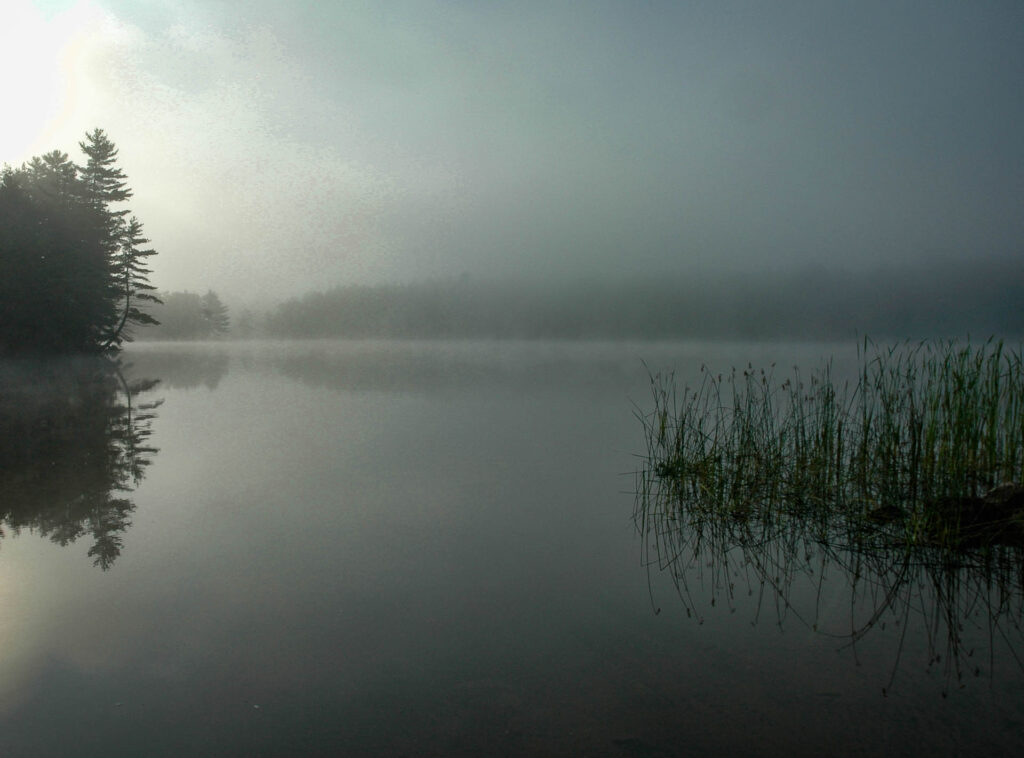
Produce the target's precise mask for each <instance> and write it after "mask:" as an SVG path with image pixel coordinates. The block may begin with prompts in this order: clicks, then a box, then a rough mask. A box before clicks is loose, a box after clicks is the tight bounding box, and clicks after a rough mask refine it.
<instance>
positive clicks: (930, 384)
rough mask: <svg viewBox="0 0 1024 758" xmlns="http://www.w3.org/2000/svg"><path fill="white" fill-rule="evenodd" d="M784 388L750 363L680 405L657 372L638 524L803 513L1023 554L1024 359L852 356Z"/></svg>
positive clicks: (922, 347) (864, 350) (859, 531)
mask: <svg viewBox="0 0 1024 758" xmlns="http://www.w3.org/2000/svg"><path fill="white" fill-rule="evenodd" d="M858 357H859V359H860V360H859V365H860V368H859V374H858V376H857V380H856V382H855V384H853V385H852V386H851V384H850V383H844V384H843V385H841V386H837V385H836V383H834V382H833V379H832V369H831V364H826V365H825V366H824V368H822V369H821V370H819V371H817V372H815V373H814V374H813V375H811V376H810V377H809V378H808V379H807V380H806V381H805V380H804V379H803V378H802V377H801V376H800V373H799V371H798V370H797V371H796V373H795V374H794V375H793V376H792V377H791V378H789V379H786V380H785V381H784V382H783V383H782V384H781V385H780V384H778V383H777V382H776V380H775V377H774V376H773V374H772V372H770V371H769V372H765V371H764V370H760V371H756V370H754V369H753V367H750V366H748V368H747V369H746V370H744V371H742V372H741V373H737V372H736V371H735V370H734V371H733V372H731V373H730V374H728V375H727V376H725V377H723V376H722V375H718V376H713V375H711V374H710V373H709V372H708V371H706V370H704V369H702V373H703V381H702V382H701V384H700V385H699V386H698V387H696V388H695V389H691V388H686V389H684V390H683V392H682V395H681V396H680V395H679V394H678V393H677V389H676V387H675V385H674V383H673V378H672V377H671V376H669V377H653V378H652V388H653V391H654V402H655V407H654V410H653V412H652V413H650V414H649V415H644V416H641V420H642V421H643V423H644V426H645V430H646V437H647V446H648V461H647V466H646V467H645V468H644V469H643V470H642V471H641V472H640V475H639V481H638V484H639V492H638V494H639V497H638V503H639V505H638V509H641V508H642V509H643V511H644V512H643V514H642V518H644V519H650V518H652V517H656V514H655V513H654V511H658V512H660V514H661V516H667V515H669V514H674V516H685V515H687V514H689V515H690V516H695V515H696V516H704V517H706V516H712V515H714V516H725V515H728V516H730V517H732V518H736V519H740V520H744V521H749V520H750V519H760V520H762V521H766V522H770V521H772V520H777V519H779V518H799V519H801V520H810V522H812V523H818V524H820V525H821V526H822V528H825V527H826V526H827V528H828V529H829V530H834V529H835V527H836V524H837V523H839V522H843V523H845V525H846V526H847V527H848V528H850V529H852V530H853V533H854V534H855V535H868V534H871V535H876V536H877V535H879V534H884V535H886V537H887V538H888V539H893V538H896V539H900V540H904V541H906V542H907V543H908V544H917V545H942V546H946V547H963V546H976V545H978V544H990V543H999V544H1024V488H1022V487H1021V486H1020V482H1021V481H1022V479H1024V476H1022V474H1024V471H1022V469H1024V363H1022V357H1021V353H1020V352H1019V351H1016V352H1014V351H1011V350H1006V349H1004V346H1003V344H1002V342H999V341H994V340H989V341H988V342H985V343H984V344H982V345H980V346H972V345H970V344H969V343H968V344H962V343H959V342H955V341H953V342H943V343H932V342H923V343H919V344H914V345H910V344H905V345H900V346H896V347H891V348H879V347H877V346H875V345H873V344H872V343H870V342H868V341H867V340H865V342H864V344H863V346H862V347H859V348H858Z"/></svg>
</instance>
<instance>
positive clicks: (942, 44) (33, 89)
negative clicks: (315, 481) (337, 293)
mask: <svg viewBox="0 0 1024 758" xmlns="http://www.w3.org/2000/svg"><path fill="white" fill-rule="evenodd" d="M0 66H2V70H3V71H4V72H5V96H6V97H5V101H6V104H7V107H6V108H5V114H4V116H3V118H2V119H0V161H6V162H8V163H11V164H14V165H17V164H19V163H20V162H21V161H23V160H25V159H27V158H28V157H30V156H31V155H34V154H39V153H42V152H45V151H47V150H51V149H54V148H59V149H61V150H65V151H67V152H69V153H71V154H72V156H73V157H75V158H76V159H77V158H78V157H79V153H78V149H77V142H78V141H79V140H80V139H81V137H82V134H83V133H84V132H85V131H86V130H88V129H91V128H93V127H95V126H100V127H102V128H104V129H105V130H106V131H107V132H108V133H109V134H110V135H111V137H112V138H113V139H114V141H115V142H116V143H117V144H118V146H119V147H120V150H121V162H122V166H123V168H124V169H125V170H126V172H127V173H128V175H129V179H130V183H131V185H132V187H133V188H134V190H135V198H134V199H133V201H132V204H131V205H132V209H133V211H134V212H136V213H137V215H138V216H139V217H140V218H141V219H142V221H143V222H144V223H145V225H146V231H147V233H148V235H149V237H150V238H151V239H152V241H153V244H154V246H155V247H156V249H157V250H158V251H159V252H160V255H159V256H158V259H157V262H156V264H155V272H154V275H153V277H152V278H153V281H154V282H155V283H156V284H157V285H158V286H160V287H162V288H165V289H184V288H189V289H193V290H205V289H206V288H207V287H213V288H214V289H217V290H218V291H221V292H224V293H227V294H229V295H232V294H234V295H240V296H243V297H254V296H257V295H261V294H262V295H266V296H274V297H284V296H289V295H293V294H298V293H300V292H302V291H305V290H308V289H312V288H323V287H327V286H331V285H334V284H345V283H348V282H377V281H396V280H397V281H410V280H417V279H423V278H435V277H449V276H459V275H460V274H462V273H463V272H466V273H469V274H471V275H473V276H477V277H481V278H483V277H492V276H495V277H498V276H513V277H517V278H538V279H544V278H556V279H557V278H569V277H572V278H578V277H587V278H593V279H602V278H618V277H629V276H650V277H664V276H681V277H685V276H687V275H689V274H691V273H693V272H696V271H704V270H708V269H725V270H748V271H749V270H751V269H759V268H760V269H763V268H784V267H792V266H804V265H811V264H813V265H817V266H823V267H826V268H835V267H845V268H851V267H858V266H874V265H877V264H879V263H882V262H886V261H891V260H902V261H916V260H920V261H922V265H925V262H926V261H927V260H929V258H930V257H933V256H942V257H945V258H958V257H972V256H988V255H992V256H1008V255H1019V254H1020V253H1021V252H1024V251H1022V250H1021V246H1022V240H1024V142H1022V140H1021V139H1020V135H1021V134H1022V133H1024V88H1022V87H1021V82H1024V5H1021V4H1019V3H1013V2H1006V3H998V2H979V3H965V4H936V3H904V2H878V3H875V2H860V3H822V2H806V3H802V2H780V3H760V2H750V3H734V2H721V3H697V2H693V3H683V2H664V3H661V2H647V3H636V2H597V1H594V2H515V3H489V2H482V3H478V2H455V1H449V2H425V1H422V2H401V1H396V2H387V3H382V2H376V1H375V2H348V1H342V2H332V3H324V2H287V1H286V0H280V1H271V0H258V1H256V2H250V3H245V4H244V5H241V4H237V3H227V2H195V1H192V0H184V1H181V2H169V1H167V0H131V2H129V1H128V0H120V1H118V0H84V1H82V2H76V1H75V0H64V1H62V2H41V1H37V2H32V1H31V0H8V1H7V3H6V5H5V23H4V24H3V26H2V28H0Z"/></svg>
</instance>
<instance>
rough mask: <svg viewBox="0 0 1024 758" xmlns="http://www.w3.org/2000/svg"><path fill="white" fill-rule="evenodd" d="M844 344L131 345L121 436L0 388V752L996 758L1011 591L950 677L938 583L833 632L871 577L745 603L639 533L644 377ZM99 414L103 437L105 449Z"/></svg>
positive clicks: (848, 351) (744, 588)
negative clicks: (2, 410) (1, 508)
mask: <svg viewBox="0 0 1024 758" xmlns="http://www.w3.org/2000/svg"><path fill="white" fill-rule="evenodd" d="M833 354H834V355H835V356H836V367H837V368H836V371H837V373H840V374H841V373H842V372H843V371H846V370H847V369H848V368H849V367H850V366H852V365H853V362H854V360H855V358H856V355H855V351H854V349H853V345H842V346H834V345H818V344H769V345H765V344H749V345H745V344H730V345H713V344H700V343H685V344H675V343H549V342H523V343H515V342H461V343H432V342H409V343H401V342H399V343H377V342H351V343H291V344H286V343H278V344H274V343H270V344H257V343H253V344H246V343H239V344H207V345H167V344H160V345H155V344H151V345H145V344H141V345H134V346H132V347H131V349H130V351H129V353H128V354H127V359H128V360H129V361H130V362H131V363H132V364H133V365H132V366H131V367H130V368H129V369H128V370H127V372H126V374H127V380H128V381H137V380H139V379H144V378H150V379H159V380H160V383H159V384H157V385H156V386H155V387H152V388H149V389H145V390H144V391H139V392H137V393H135V395H134V396H133V397H132V406H131V414H134V416H133V418H132V419H131V422H130V424H129V425H128V426H126V425H125V424H126V423H127V422H124V421H123V418H122V417H124V416H125V415H126V414H127V413H128V411H127V410H126V403H125V397H124V392H123V389H122V390H120V391H118V390H117V388H116V387H113V389H110V390H109V392H108V393H107V395H105V396H104V397H107V398H108V399H107V400H103V401H102V402H103V403H107V405H109V406H110V407H111V408H113V409H114V410H113V411H109V412H108V413H107V415H106V416H104V415H103V413H102V412H98V415H97V414H96V413H91V412H87V411H85V410H82V408H86V409H88V406H89V403H90V402H93V401H91V400H88V399H86V400H83V399H82V398H81V397H79V396H78V395H76V394H75V393H74V391H72V390H69V389H68V388H66V387H65V388H62V389H60V390H59V393H64V394H63V395H61V396H60V397H59V398H58V399H57V400H56V401H54V402H56V406H46V405H45V403H44V402H42V401H40V404H39V405H38V407H43V408H45V407H51V408H52V407H57V408H64V407H67V408H74V409H76V410H74V413H75V414H78V415H77V416H75V418H76V419H78V420H77V421H74V422H73V423H72V422H64V421H60V420H59V419H58V420H55V419H54V418H53V416H54V414H53V413H52V412H43V411H35V410H32V408H36V407H37V406H33V405H32V403H33V402H35V401H28V400H26V401H22V400H18V402H17V403H15V405H17V406H18V408H23V407H28V408H29V410H27V411H25V413H28V414H29V416H30V417H29V418H20V417H17V414H15V413H14V412H13V411H10V410H8V415H7V417H6V418H7V421H6V423H7V424H8V428H7V429H5V430H2V433H3V434H4V435H5V437H6V441H5V445H4V447H3V448H2V449H3V450H4V451H5V454H6V455H7V456H8V458H9V461H8V466H7V474H6V478H5V479H4V480H3V481H4V482H7V485H6V486H7V487H8V488H9V489H10V491H9V492H7V493H3V495H4V497H5V498H7V499H8V500H9V502H15V501H16V502H15V504H14V505H13V506H12V505H10V504H8V505H6V506H5V513H10V512H12V510H13V512H14V515H13V516H11V517H10V519H9V521H10V520H13V521H15V522H17V523H20V524H21V525H22V526H21V529H20V532H19V533H16V531H18V530H14V529H11V528H10V526H8V527H6V528H5V532H6V533H5V535H4V537H3V538H2V540H0V601H2V611H0V755H2V756H6V757H10V756H32V757H33V758H35V757H37V756H67V755H75V756H101V755H102V756H142V755H145V756H186V755H188V756H200V755H202V756H281V755H396V756H397V755H409V756H419V755H608V756H668V755H695V756H702V755H729V754H732V755H739V754H745V755H754V754H760V755H808V756H810V755H814V756H819V755H836V754H841V755H872V756H874V755H879V754H887V755H901V754H932V755H954V754H956V755H998V754H1013V753H1016V752H1017V751H1018V750H1019V749H1020V747H1021V745H1022V734H1024V687H1022V686H1024V674H1022V667H1021V664H1020V660H1021V658H1024V649H1022V647H1021V646H1020V645H1019V644H1018V643H1019V642H1020V639H1021V627H1020V617H1019V615H1015V613H1014V612H1013V611H1014V607H1016V608H1017V610H1018V613H1019V597H1017V598H1014V597H1013V596H1012V593H1011V597H1010V598H1009V599H1008V600H1006V605H1007V606H1008V607H1009V610H1010V612H1009V614H1004V615H999V614H998V613H992V612H990V610H991V607H992V604H993V602H994V601H992V597H991V594H989V595H986V596H985V598H984V600H983V602H979V601H978V599H977V597H976V596H977V595H978V594H979V593H974V594H973V595H972V594H970V593H968V594H967V595H965V596H964V597H963V598H962V603H964V604H966V605H965V606H964V608H963V609H962V610H963V614H962V618H961V617H958V618H957V619H954V623H956V624H961V623H963V625H964V627H965V628H964V630H963V632H962V636H961V637H960V638H958V639H960V642H961V643H962V644H961V646H960V648H958V650H957V651H954V652H956V654H957V659H956V661H955V663H956V666H957V667H958V668H961V669H962V670H963V672H966V673H965V675H964V676H963V678H962V680H961V679H957V678H956V676H955V675H952V674H951V673H950V665H949V658H948V654H947V652H946V650H947V647H948V645H946V641H945V637H943V634H944V632H943V627H942V619H936V618H935V616H936V614H935V612H934V609H933V608H930V607H928V606H927V603H928V598H929V597H932V596H933V595H934V594H935V593H934V592H931V593H930V592H929V588H928V587H927V586H924V584H922V582H924V583H926V582H927V578H923V579H922V578H918V579H916V580H915V581H916V582H917V585H911V586H909V588H905V589H904V590H900V591H901V592H905V594H906V597H907V603H906V604H905V605H906V608H905V610H904V606H903V605H899V604H895V605H894V606H893V607H894V608H895V610H894V611H893V612H892V614H889V615H893V616H895V617H894V618H892V619H891V621H890V623H888V624H887V623H885V622H886V618H887V616H886V615H883V616H881V617H880V618H879V619H878V623H877V624H874V625H873V626H872V628H870V629H869V630H868V631H867V632H866V633H864V634H862V635H858V636H857V637H856V640H855V644H851V642H852V641H854V640H851V636H850V635H851V633H852V632H853V631H854V630H856V629H860V628H861V626H863V623H862V622H863V618H862V617H861V616H859V615H858V614H862V613H863V612H864V610H863V607H862V606H863V595H864V594H865V591H864V587H863V585H862V587H861V589H860V590H859V591H860V592H861V600H860V601H858V600H857V592H858V590H851V588H850V586H849V583H848V582H846V581H844V578H843V576H842V572H841V571H839V570H838V569H837V568H835V567H832V568H829V567H825V568H824V569H823V571H822V572H821V573H822V574H824V577H821V576H817V575H813V574H808V575H799V576H796V577H793V578H791V579H790V580H784V581H782V582H781V585H784V589H785V592H782V591H781V590H780V589H779V587H777V586H769V588H768V589H769V591H768V592H765V591H764V585H763V584H762V583H761V579H762V578H763V576H760V578H759V575H758V574H757V573H756V572H753V573H752V572H751V571H750V570H748V569H747V568H746V567H745V566H749V563H748V564H744V563H743V561H742V560H741V561H738V562H736V563H734V564H731V565H725V566H723V564H722V563H721V562H716V561H715V560H714V559H713V557H708V560H706V561H704V560H703V559H701V560H697V561H692V560H691V561H690V562H689V564H688V565H684V564H678V563H675V564H674V563H672V562H671V561H669V559H668V556H660V557H659V556H656V555H652V554H651V552H650V549H649V545H647V548H645V545H646V544H647V543H645V542H644V540H643V539H642V538H641V536H640V535H639V534H638V532H637V529H636V527H635V526H634V522H633V508H634V496H633V494H632V493H633V490H634V477H633V474H632V472H633V471H635V470H636V469H637V468H638V466H639V461H638V459H637V457H636V456H638V455H640V454H642V453H644V450H645V448H644V441H643V433H642V428H641V425H640V423H639V422H638V420H637V419H636V418H635V416H634V413H635V411H636V410H637V407H639V408H641V409H646V408H649V406H650V404H651V403H650V382H649V378H648V374H647V370H648V369H650V370H652V371H658V370H663V369H674V370H675V371H676V373H677V377H678V378H679V381H680V383H681V384H685V383H686V382H693V381H699V379H700V367H701V365H702V364H707V365H708V366H709V367H710V368H711V370H713V371H726V370H728V369H729V368H730V367H732V366H745V365H746V364H747V363H748V362H749V363H751V364H752V365H753V366H755V367H767V366H769V365H770V364H771V363H773V362H774V363H777V367H776V369H775V370H776V373H777V374H778V375H779V376H780V377H784V376H786V375H788V373H789V371H790V367H791V366H793V365H799V366H801V367H802V369H805V370H810V369H813V368H816V367H818V366H819V365H820V364H821V362H822V360H823V359H824V358H826V357H828V356H830V355H833ZM11 381H13V380H9V381H8V383H7V385H5V386H6V387H7V391H8V392H11V391H12V390H11V387H12V386H14V385H12V384H11ZM36 390H38V391H39V392H43V391H44V389H41V388H39V387H36V386H33V387H32V391H36ZM28 391H29V390H26V392H28ZM118 392H119V394H118ZM59 393H58V394H59ZM114 395H117V398H118V399H116V400H115V401H111V400H109V398H110V397H113V396H114ZM69 398H70V399H69ZM96 402H101V401H96ZM62 404H63V405H62ZM101 411H102V409H101ZM70 412H71V411H68V413H70ZM32 413H41V414H42V416H43V417H41V418H34V417H31V414H32ZM47 413H49V416H47ZM58 415H59V414H58ZM114 417H116V418H115V419H114V420H113V421H112V420H111V418H114ZM83 419H84V420H83ZM88 419H106V420H105V421H102V422H100V421H95V422H94V421H89V420H88ZM117 419H122V420H121V421H118V420H117ZM96 423H103V424H107V425H108V427H110V428H113V429H116V430H120V431H116V432H115V433H114V436H113V441H112V442H110V443H109V444H106V445H105V444H104V443H101V442H97V441H96V440H95V439H93V438H92V437H91V436H90V435H92V434H93V432H86V431H80V430H84V429H94V428H95V424H96ZM60 424H69V426H68V427H67V429H66V430H65V431H63V432H62V431H60V429H61V428H63V427H60ZM75 424H78V426H76V425H75ZM118 424H120V426H118ZM131 425H134V426H132V427H131V429H129V428H128V427H129V426H131ZM55 426H56V427H57V431H54V429H55ZM126 429H128V431H125V430H126ZM132 429H134V431H133V432H131V430H132ZM129 432H131V433H129ZM26 435H27V437H26ZM61 435H63V437H62V436H61ZM76 435H77V436H76ZM23 438H25V439H28V440H29V442H28V443H26V444H29V445H30V446H31V450H29V451H27V452H26V451H24V450H22V449H21V448H19V445H21V440H22V439H23ZM55 439H56V440H57V441H56V442H55V441H54V440H55ZM112 446H113V447H112ZM11 456H14V458H13V459H12V458H11ZM18 456H21V457H18ZM10 460H14V463H10ZM97 460H102V461H105V463H103V464H102V466H100V465H99V464H97V463H96V461H97ZM111 461H114V462H113V463H112V462H111ZM140 463H141V465H139V464H140ZM133 465H134V466H135V469H134V470H133V469H132V466H133ZM18 466H20V467H21V468H22V469H25V470H29V473H26V474H25V475H21V474H19V469H18V468H17V467H18ZM47 467H49V468H47ZM101 469H102V471H103V472H106V473H104V474H102V475H100V474H97V473H96V472H97V471H100V470H101ZM12 472H13V473H12ZM90 472H92V473H90ZM111 472H114V473H111ZM103 476H106V477H107V478H108V479H109V481H110V484H109V487H110V492H105V491H100V490H103V489H104V486H103V485H102V482H101V481H100V480H102V477H103ZM97 477H99V478H97ZM97 482H100V483H99V484H97ZM118 487H120V488H121V490H118ZM12 493H13V494H12ZM83 493H84V494H83ZM39 514H42V515H39ZM62 514H63V515H62ZM129 522H130V524H129ZM72 538H73V539H72ZM61 541H64V542H67V544H66V545H61V544H60V542H61ZM101 543H102V544H101ZM809 549H810V550H811V551H812V552H813V549H812V548H809ZM808 558H809V561H810V562H811V563H813V556H808ZM97 562H100V563H101V564H103V565H106V566H107V568H106V570H103V569H102V568H101V567H100V566H97V565H94V564H96V563H97ZM659 563H660V564H662V565H664V569H661V568H659ZM680 566H683V567H682V568H680ZM673 567H675V569H674V568H673ZM1017 582H1018V584H1017V585H1016V586H1017V587H1018V588H1019V582H1020V577H1017ZM769 584H771V583H769ZM781 585H780V586H781ZM879 587H881V585H877V586H876V589H878V588H879ZM932 589H933V590H934V588H932ZM940 589H941V588H940ZM878 591H882V592H884V591H885V588H884V587H882V588H881V589H880V590H878ZM866 594H868V595H870V594H871V592H870V591H868V592H867V593H866ZM981 594H984V593H981ZM901 597H902V596H901ZM960 602H961V600H957V603H960ZM972 602H973V603H974V605H970V603H972ZM995 602H996V604H998V602H1001V601H995ZM1014 602H1016V603H1017V605H1016V606H1014V605H1013V603H1014ZM858 603H860V605H858ZM953 605H956V603H954V604H953ZM968 606H969V607H968ZM957 607H959V606H957ZM978 608H982V610H983V611H984V612H979V611H978ZM993 619H994V620H993ZM944 656H946V657H944Z"/></svg>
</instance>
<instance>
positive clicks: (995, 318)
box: [256, 261, 1024, 339]
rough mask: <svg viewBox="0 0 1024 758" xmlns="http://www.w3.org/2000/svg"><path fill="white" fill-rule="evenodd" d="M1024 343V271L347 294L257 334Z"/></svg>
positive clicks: (1021, 266) (462, 286)
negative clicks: (981, 338) (988, 339)
mask: <svg viewBox="0 0 1024 758" xmlns="http://www.w3.org/2000/svg"><path fill="white" fill-rule="evenodd" d="M855 332H859V333H864V334H871V335H873V336H879V337H882V336H896V337H918V336H920V337H925V336H953V335H963V334H967V333H969V334H977V335H983V334H984V335H987V334H993V333H995V334H1001V335H1022V334H1024V261H1020V262H1017V261H1012V262H1011V261H1003V262H992V261H988V262H985V263H980V264H967V263H955V264H952V263H951V264H946V265H942V266H939V265H936V266H933V267H931V268H929V269H926V270H913V269H910V268H906V269H897V268H895V267H893V268H890V269H885V270H877V271H873V272H857V273H845V274H844V273H836V272H830V271H825V270H804V271H800V272H796V273H768V274H764V273H762V274H758V275H756V276H755V275H745V276H735V275H733V276H725V275H723V276H720V277H717V278H712V277H707V276H705V277H695V278H694V279H692V280H682V281H661V282H641V281H630V282H621V283H608V282H604V283H594V282H583V281H581V282H578V283H569V284H562V285H557V286H556V285H554V284H552V285H526V284H518V285H509V284H498V283H491V282H471V281H464V280H457V281H448V282H432V283H420V284H409V285H377V286H356V285H352V286H346V287H337V288H334V289H330V290H327V291H326V292H315V293H310V294H307V295H305V296H303V297H300V298H295V299H292V300H288V301H286V302H284V303H282V304H280V305H278V306H277V307H276V308H275V309H274V310H272V311H271V312H270V313H268V314H267V316H266V318H265V319H264V320H263V323H258V324H257V325H256V333H257V334H265V335H266V336H271V337H282V338H289V337H295V338H310V337H312V338H318V337H347V338H364V337H392V338H443V337H470V338H472V337H505V338H525V339H532V338H566V339H571V338H597V339H599V338H608V339H615V338H628V337H642V338H651V339H658V338H678V337H695V338H724V339H729V338H734V339H743V338H795V339H827V338H847V337H849V336H850V335H851V334H853V333H855Z"/></svg>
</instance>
